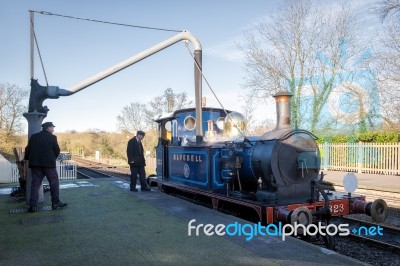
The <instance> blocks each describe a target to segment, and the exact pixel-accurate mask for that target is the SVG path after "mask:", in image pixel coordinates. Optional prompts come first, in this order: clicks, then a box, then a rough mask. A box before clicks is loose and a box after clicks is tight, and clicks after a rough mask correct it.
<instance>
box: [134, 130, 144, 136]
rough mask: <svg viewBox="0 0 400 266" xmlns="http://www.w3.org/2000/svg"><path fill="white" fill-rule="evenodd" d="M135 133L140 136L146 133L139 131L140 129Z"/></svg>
mask: <svg viewBox="0 0 400 266" xmlns="http://www.w3.org/2000/svg"><path fill="white" fill-rule="evenodd" d="M136 135H142V136H144V135H146V133H144V132H143V131H141V130H138V132H137V133H136Z"/></svg>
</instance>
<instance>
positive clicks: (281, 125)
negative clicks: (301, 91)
mask: <svg viewBox="0 0 400 266" xmlns="http://www.w3.org/2000/svg"><path fill="white" fill-rule="evenodd" d="M292 96H293V95H292V94H290V93H288V92H286V91H280V92H278V93H277V94H275V95H274V96H273V97H274V98H275V102H276V127H275V130H281V129H287V128H291V124H290V98H291V97H292Z"/></svg>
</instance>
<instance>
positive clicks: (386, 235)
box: [335, 217, 400, 254]
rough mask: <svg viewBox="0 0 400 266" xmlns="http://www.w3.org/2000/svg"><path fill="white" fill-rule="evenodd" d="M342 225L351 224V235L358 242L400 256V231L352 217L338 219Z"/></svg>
mask: <svg viewBox="0 0 400 266" xmlns="http://www.w3.org/2000/svg"><path fill="white" fill-rule="evenodd" d="M338 221H340V223H341V224H349V230H350V235H349V237H351V238H352V239H354V240H355V241H356V242H362V243H365V244H367V245H368V246H372V247H375V248H379V249H382V250H386V251H392V252H396V253H398V254H400V229H399V228H398V227H397V228H396V227H393V226H389V225H383V224H380V225H378V224H375V223H370V222H367V221H363V220H360V219H356V218H351V217H341V218H339V219H337V221H335V222H338Z"/></svg>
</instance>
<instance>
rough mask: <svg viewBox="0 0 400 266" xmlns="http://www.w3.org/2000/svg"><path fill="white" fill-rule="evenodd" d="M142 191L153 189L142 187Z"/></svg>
mask: <svg viewBox="0 0 400 266" xmlns="http://www.w3.org/2000/svg"><path fill="white" fill-rule="evenodd" d="M141 191H151V188H148V187H146V188H142V189H141Z"/></svg>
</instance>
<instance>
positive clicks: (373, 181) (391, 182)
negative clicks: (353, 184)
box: [323, 171, 400, 193]
mask: <svg viewBox="0 0 400 266" xmlns="http://www.w3.org/2000/svg"><path fill="white" fill-rule="evenodd" d="M323 173H324V181H326V182H330V183H332V184H333V185H338V186H342V185H343V178H344V176H345V175H346V174H347V172H339V171H323ZM353 174H354V175H355V176H356V177H357V179H358V187H359V188H361V189H374V190H380V191H387V192H395V193H396V192H400V176H396V175H378V174H365V173H353Z"/></svg>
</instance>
